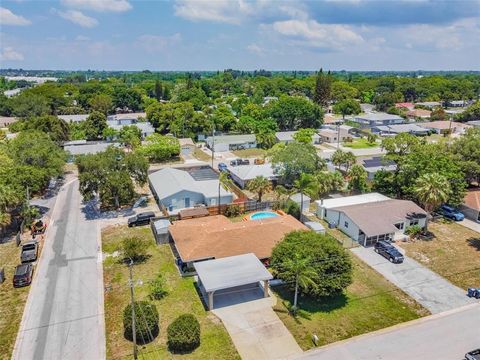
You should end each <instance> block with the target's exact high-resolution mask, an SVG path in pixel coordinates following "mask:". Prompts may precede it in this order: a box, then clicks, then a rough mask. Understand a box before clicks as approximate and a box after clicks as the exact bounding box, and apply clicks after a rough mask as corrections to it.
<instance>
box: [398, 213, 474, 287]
mask: <svg viewBox="0 0 480 360" xmlns="http://www.w3.org/2000/svg"><path fill="white" fill-rule="evenodd" d="M428 229H429V230H430V231H431V232H432V233H433V234H434V235H435V238H433V239H432V240H416V241H415V242H410V243H400V244H399V245H400V246H401V247H402V248H404V249H405V250H406V251H407V255H408V256H410V257H412V258H414V259H415V260H417V261H419V262H420V263H422V264H423V265H425V266H427V267H429V268H430V269H432V270H433V271H435V272H436V273H438V274H440V275H441V276H443V277H444V278H446V279H447V280H449V281H450V282H451V283H453V284H455V285H457V286H459V287H460V288H462V289H467V288H468V287H472V286H474V287H479V286H480V233H478V232H476V231H473V230H471V229H468V228H466V227H464V226H462V225H460V224H457V223H454V222H444V221H440V222H430V223H429V224H428Z"/></svg>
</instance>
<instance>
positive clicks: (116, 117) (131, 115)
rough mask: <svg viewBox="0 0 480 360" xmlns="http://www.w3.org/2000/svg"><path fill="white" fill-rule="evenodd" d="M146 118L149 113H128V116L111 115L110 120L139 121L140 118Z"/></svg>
mask: <svg viewBox="0 0 480 360" xmlns="http://www.w3.org/2000/svg"><path fill="white" fill-rule="evenodd" d="M140 117H142V118H146V117H147V113H144V112H139V113H126V114H115V115H109V116H108V120H123V119H134V120H138V118H140Z"/></svg>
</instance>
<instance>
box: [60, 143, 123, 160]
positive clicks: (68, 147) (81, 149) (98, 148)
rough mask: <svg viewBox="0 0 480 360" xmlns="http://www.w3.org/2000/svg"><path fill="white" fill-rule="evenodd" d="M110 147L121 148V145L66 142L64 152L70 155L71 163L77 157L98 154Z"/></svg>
mask: <svg viewBox="0 0 480 360" xmlns="http://www.w3.org/2000/svg"><path fill="white" fill-rule="evenodd" d="M109 146H114V147H119V146H120V144H119V143H116V142H109V141H87V140H74V141H67V142H64V143H63V150H65V151H66V152H68V153H69V154H70V156H71V157H70V158H69V161H73V159H74V158H75V156H78V155H90V154H98V153H101V152H103V151H105V150H107V148H108V147H109Z"/></svg>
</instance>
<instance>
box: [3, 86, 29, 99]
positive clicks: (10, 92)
mask: <svg viewBox="0 0 480 360" xmlns="http://www.w3.org/2000/svg"><path fill="white" fill-rule="evenodd" d="M23 89H24V88H16V89H11V90H5V91H4V92H3V95H5V96H6V97H7V98H10V97H13V96H15V95H18V94H20V93H21V92H22V90H23Z"/></svg>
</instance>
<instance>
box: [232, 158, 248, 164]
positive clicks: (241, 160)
mask: <svg viewBox="0 0 480 360" xmlns="http://www.w3.org/2000/svg"><path fill="white" fill-rule="evenodd" d="M239 165H250V160H248V159H234V160H232V161H230V166H239Z"/></svg>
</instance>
